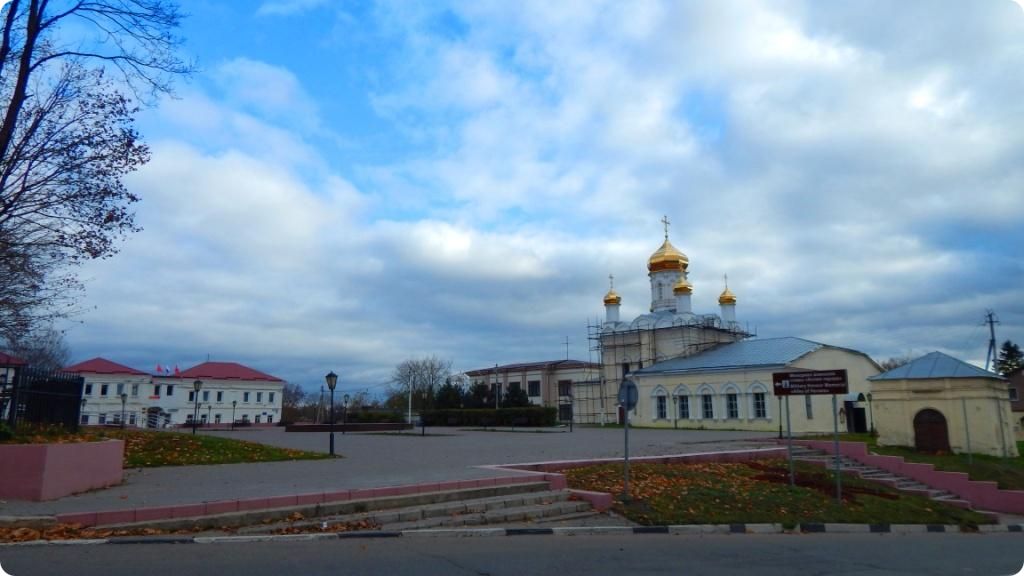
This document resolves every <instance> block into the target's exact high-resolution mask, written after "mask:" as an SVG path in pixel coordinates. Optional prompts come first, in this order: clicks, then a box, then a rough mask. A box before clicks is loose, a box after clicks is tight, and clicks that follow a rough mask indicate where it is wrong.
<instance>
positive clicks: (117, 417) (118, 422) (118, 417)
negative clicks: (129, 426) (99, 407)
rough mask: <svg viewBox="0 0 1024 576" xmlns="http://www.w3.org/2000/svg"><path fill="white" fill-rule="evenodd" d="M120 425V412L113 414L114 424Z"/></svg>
mask: <svg viewBox="0 0 1024 576" xmlns="http://www.w3.org/2000/svg"><path fill="white" fill-rule="evenodd" d="M120 423H121V413H120V412H114V424H120Z"/></svg>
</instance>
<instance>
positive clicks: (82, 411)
mask: <svg viewBox="0 0 1024 576" xmlns="http://www.w3.org/2000/svg"><path fill="white" fill-rule="evenodd" d="M88 401H89V399H88V398H82V409H81V410H79V411H78V423H79V424H81V423H82V416H83V415H85V403H86V402H88Z"/></svg>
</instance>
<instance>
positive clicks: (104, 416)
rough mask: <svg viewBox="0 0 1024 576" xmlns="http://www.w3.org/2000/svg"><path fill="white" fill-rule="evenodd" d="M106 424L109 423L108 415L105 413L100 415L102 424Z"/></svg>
mask: <svg viewBox="0 0 1024 576" xmlns="http://www.w3.org/2000/svg"><path fill="white" fill-rule="evenodd" d="M106 423H107V415H106V414H103V413H100V424H106Z"/></svg>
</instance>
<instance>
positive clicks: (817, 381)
mask: <svg viewBox="0 0 1024 576" xmlns="http://www.w3.org/2000/svg"><path fill="white" fill-rule="evenodd" d="M772 382H773V383H774V384H775V395H776V396H806V395H809V394H846V393H847V392H849V389H850V386H849V383H848V382H847V380H846V370H845V369H843V370H806V371H803V372H775V373H773V374H772Z"/></svg>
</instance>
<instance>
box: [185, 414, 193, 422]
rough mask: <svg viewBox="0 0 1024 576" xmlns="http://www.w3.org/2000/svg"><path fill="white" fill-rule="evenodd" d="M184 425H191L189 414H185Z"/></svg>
mask: <svg viewBox="0 0 1024 576" xmlns="http://www.w3.org/2000/svg"><path fill="white" fill-rule="evenodd" d="M185 423H186V424H191V423H192V415H191V414H187V415H186V416H185Z"/></svg>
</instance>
